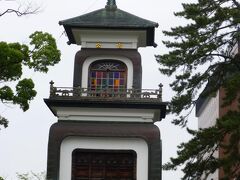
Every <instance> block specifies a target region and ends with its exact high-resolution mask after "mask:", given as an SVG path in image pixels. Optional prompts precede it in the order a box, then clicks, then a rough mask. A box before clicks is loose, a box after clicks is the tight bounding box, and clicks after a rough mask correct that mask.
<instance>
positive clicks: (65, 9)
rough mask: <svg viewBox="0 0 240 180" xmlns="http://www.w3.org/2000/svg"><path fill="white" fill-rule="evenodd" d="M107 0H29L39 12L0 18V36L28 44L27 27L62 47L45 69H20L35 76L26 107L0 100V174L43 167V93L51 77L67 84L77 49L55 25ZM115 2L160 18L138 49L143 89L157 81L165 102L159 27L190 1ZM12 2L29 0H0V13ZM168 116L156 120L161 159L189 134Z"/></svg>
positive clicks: (172, 178)
mask: <svg viewBox="0 0 240 180" xmlns="http://www.w3.org/2000/svg"><path fill="white" fill-rule="evenodd" d="M106 1H107V0H65V1H64V0H34V2H32V6H40V7H41V12H40V13H38V14H36V15H30V16H27V17H21V18H18V17H17V16H15V15H13V14H11V15H10V14H8V15H5V16H3V17H0V27H1V28H0V41H8V42H16V41H18V42H21V43H28V41H29V39H28V36H29V35H30V34H31V33H32V32H34V31H37V30H38V31H46V32H49V33H51V34H52V35H53V36H54V37H55V38H56V40H57V45H58V47H59V49H60V50H61V52H62V57H61V62H60V63H59V64H58V65H56V66H54V67H52V68H50V71H49V73H47V74H40V73H35V72H32V71H28V70H25V77H30V78H32V79H33V80H34V82H35V85H36V90H37V91H38V94H37V97H36V98H35V99H34V100H33V101H32V102H31V105H30V110H29V111H27V112H25V113H23V112H22V111H21V110H20V109H19V107H18V106H14V105H2V104H0V114H1V115H3V116H5V117H6V118H8V119H9V120H10V124H9V127H8V128H7V129H3V130H1V131H0V176H3V177H7V179H8V180H11V179H12V180H14V179H15V178H13V177H14V174H15V173H16V172H20V173H24V172H29V171H33V172H41V171H45V170H46V163H47V143H48V131H49V128H50V126H51V125H52V124H53V123H55V122H56V121H57V119H56V117H54V116H53V114H52V113H51V112H50V110H49V109H48V108H47V106H46V105H45V104H44V102H43V98H48V96H49V82H50V81H51V80H53V81H54V82H55V85H56V86H64V87H71V86H72V80H73V62H74V56H75V53H76V52H77V51H78V50H80V47H79V46H76V45H71V46H69V45H67V44H66V42H67V41H68V40H67V38H66V37H65V35H63V27H62V26H59V25H58V22H59V21H60V20H64V19H68V18H71V17H75V16H79V15H82V14H85V13H87V12H91V11H94V10H97V9H100V8H103V7H104V6H105V4H106ZM116 1H117V6H118V8H120V9H122V10H125V11H128V12H130V13H132V14H135V15H137V16H140V17H142V18H145V19H148V20H152V21H155V22H157V23H159V28H158V29H157V30H156V39H155V42H156V43H157V44H158V45H159V46H158V47H157V48H153V47H148V48H140V49H139V52H140V53H141V55H142V61H143V64H142V66H143V88H149V89H150V88H156V89H157V88H158V84H159V83H162V84H163V85H164V89H163V100H164V101H169V100H170V98H171V96H172V95H173V94H172V92H171V90H170V88H169V83H170V81H171V79H170V78H167V77H164V76H163V75H161V74H160V72H159V71H158V64H157V63H156V61H155V58H154V55H155V54H163V53H164V52H167V49H166V48H165V47H164V46H163V45H162V43H161V41H162V40H163V39H166V37H163V35H162V33H161V31H162V30H168V29H169V28H170V27H174V26H176V25H179V24H183V23H184V20H183V19H179V18H176V17H175V16H174V15H173V12H174V11H178V10H181V3H183V2H193V0H177V1H176V0H167V1H163V0H145V1H144V0H141V1H139V0H116ZM16 2H21V3H22V5H23V6H24V4H26V3H28V2H30V1H26V0H25V1H20V0H19V1H9V0H8V1H7V0H0V12H1V11H3V10H4V9H6V8H8V7H16V5H17V4H16ZM0 86H1V84H0ZM193 116H194V114H193V115H192V117H193ZM172 119H173V117H171V116H168V117H167V118H166V119H164V120H163V121H162V122H159V123H157V125H158V126H159V128H160V130H161V138H162V141H163V162H167V161H168V160H169V158H170V157H171V156H175V154H176V150H177V148H176V146H177V145H178V144H179V143H181V142H182V141H186V140H187V139H188V138H189V136H188V135H187V134H186V132H185V130H184V129H181V128H180V127H175V126H174V125H172V124H171V120H172ZM192 119H193V120H192V122H190V124H189V126H190V127H191V128H196V126H197V121H196V119H195V118H194V117H193V118H192ZM180 177H181V172H180V171H177V172H165V171H164V172H163V180H178V179H180Z"/></svg>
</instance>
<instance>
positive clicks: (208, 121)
mask: <svg viewBox="0 0 240 180" xmlns="http://www.w3.org/2000/svg"><path fill="white" fill-rule="evenodd" d="M202 108H203V109H202V112H201V113H200V115H199V117H198V128H199V129H200V128H201V129H204V128H208V127H211V126H213V125H215V124H216V120H217V118H219V92H217V94H216V96H215V97H210V99H209V100H208V102H207V103H206V104H205V106H203V107H202ZM214 156H215V157H216V158H217V157H219V152H218V151H216V152H215V153H214ZM202 179H204V180H218V179H219V171H218V170H217V171H216V172H214V173H213V174H210V175H209V177H208V178H207V179H205V178H204V177H202Z"/></svg>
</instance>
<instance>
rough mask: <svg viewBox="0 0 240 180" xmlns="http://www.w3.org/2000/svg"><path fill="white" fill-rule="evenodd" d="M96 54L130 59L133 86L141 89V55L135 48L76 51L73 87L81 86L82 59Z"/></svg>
mask: <svg viewBox="0 0 240 180" xmlns="http://www.w3.org/2000/svg"><path fill="white" fill-rule="evenodd" d="M98 55H99V56H103V55H110V56H123V57H126V58H128V59H130V60H131V61H132V64H133V87H134V88H135V89H142V64H141V55H140V54H139V52H138V51H137V50H136V49H82V50H81V51H78V52H77V53H76V56H75V63H74V76H73V87H78V86H80V87H81V84H82V66H83V63H84V61H85V60H86V59H87V58H89V57H94V56H98ZM130 88H132V87H130Z"/></svg>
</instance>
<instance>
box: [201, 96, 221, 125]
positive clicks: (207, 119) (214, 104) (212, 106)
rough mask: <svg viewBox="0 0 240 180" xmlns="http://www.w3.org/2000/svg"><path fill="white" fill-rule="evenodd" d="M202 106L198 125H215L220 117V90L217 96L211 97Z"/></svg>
mask: <svg viewBox="0 0 240 180" xmlns="http://www.w3.org/2000/svg"><path fill="white" fill-rule="evenodd" d="M202 108H203V109H202V112H201V114H200V115H199V117H198V127H199V128H201V129H203V128H207V127H211V126H213V125H215V124H216V119H217V118H219V92H217V94H216V97H211V98H210V99H209V100H208V102H207V103H206V104H205V106H204V107H202Z"/></svg>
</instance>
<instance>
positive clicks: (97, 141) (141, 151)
mask: <svg viewBox="0 0 240 180" xmlns="http://www.w3.org/2000/svg"><path fill="white" fill-rule="evenodd" d="M75 149H99V150H134V151H135V152H136V154H137V166H136V167H137V170H136V171H137V176H136V177H137V180H147V179H148V145H147V143H146V142H145V141H144V140H143V139H139V138H96V137H95V138H93V137H77V136H71V137H67V138H65V139H64V140H63V142H62V144H61V150H60V171H59V180H71V173H72V152H73V151H74V150H75Z"/></svg>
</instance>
